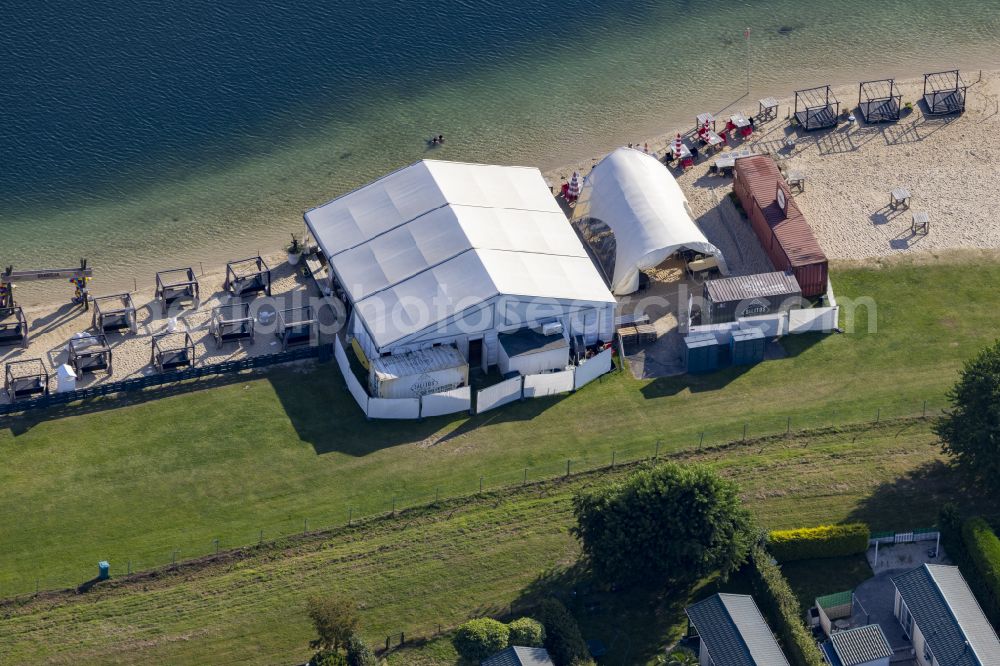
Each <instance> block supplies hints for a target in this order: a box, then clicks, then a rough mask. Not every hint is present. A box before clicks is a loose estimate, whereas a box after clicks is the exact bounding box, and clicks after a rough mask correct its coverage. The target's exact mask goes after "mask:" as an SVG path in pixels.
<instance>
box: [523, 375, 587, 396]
mask: <svg viewBox="0 0 1000 666" xmlns="http://www.w3.org/2000/svg"><path fill="white" fill-rule="evenodd" d="M575 374H576V373H575V372H573V370H563V371H562V372H546V373H545V374H541V375H527V376H525V378H524V397H525V398H541V397H542V396H546V395H556V394H557V393H569V392H570V391H572V390H573V376H574V375H575Z"/></svg>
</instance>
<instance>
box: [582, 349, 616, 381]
mask: <svg viewBox="0 0 1000 666" xmlns="http://www.w3.org/2000/svg"><path fill="white" fill-rule="evenodd" d="M607 372H611V350H610V349H605V350H604V351H602V352H601V353H600V354H598V355H597V356H592V357H591V358H588V359H587V360H586V361H585V362H584V363H581V364H580V365H579V366H577V368H576V374H575V377H574V379H573V382H574V386H573V388H575V389H578V388H580V387H582V386H586V385H587V384H589V383H590V382H592V381H594V380H595V379H597V378H598V377H600V376H601V375H603V374H605V373H607Z"/></svg>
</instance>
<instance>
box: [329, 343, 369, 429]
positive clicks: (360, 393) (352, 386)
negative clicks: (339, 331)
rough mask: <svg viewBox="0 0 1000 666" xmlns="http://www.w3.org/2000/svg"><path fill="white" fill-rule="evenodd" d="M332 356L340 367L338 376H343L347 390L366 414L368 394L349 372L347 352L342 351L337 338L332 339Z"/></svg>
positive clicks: (342, 348) (342, 347)
mask: <svg viewBox="0 0 1000 666" xmlns="http://www.w3.org/2000/svg"><path fill="white" fill-rule="evenodd" d="M333 355H334V356H336V357H337V365H338V366H340V374H342V375H343V376H344V381H345V382H347V389H348V390H349V391H350V392H351V395H352V396H354V399H355V400H356V401H357V403H358V407H360V408H361V411H363V412H364V413H365V414H368V392H367V391H366V390H365V387H363V386H362V385H361V382H359V381H358V378H357V377H355V376H354V373H353V372H351V364H350V362H349V361H348V360H347V352H345V351H344V345H342V344H341V342H340V337H339V336H337V337H335V338H334V349H333Z"/></svg>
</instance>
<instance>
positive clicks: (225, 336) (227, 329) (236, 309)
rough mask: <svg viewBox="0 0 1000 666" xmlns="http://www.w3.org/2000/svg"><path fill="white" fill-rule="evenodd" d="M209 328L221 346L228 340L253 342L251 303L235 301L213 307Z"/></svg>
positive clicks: (217, 343)
mask: <svg viewBox="0 0 1000 666" xmlns="http://www.w3.org/2000/svg"><path fill="white" fill-rule="evenodd" d="M209 330H210V332H211V334H212V337H213V338H215V345H216V347H219V348H221V347H222V345H224V344H226V343H227V342H239V341H240V340H245V339H249V340H250V342H253V339H254V320H253V317H251V316H250V304H249V303H234V304H230V305H220V306H218V307H216V308H213V309H212V321H211V323H210V325H209Z"/></svg>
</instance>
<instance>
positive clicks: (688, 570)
mask: <svg viewBox="0 0 1000 666" xmlns="http://www.w3.org/2000/svg"><path fill="white" fill-rule="evenodd" d="M573 510H574V513H575V514H576V520H577V526H576V527H575V528H574V533H575V534H576V536H577V538H579V539H580V542H581V544H582V546H583V552H584V555H585V556H586V557H587V558H588V559H589V561H590V564H591V566H592V567H593V569H594V572H595V573H596V574H597V575H598V576H600V577H601V578H604V579H608V580H615V581H618V582H620V583H624V584H639V583H641V584H646V585H648V584H649V583H650V582H651V581H658V582H660V583H667V584H676V583H691V582H694V581H696V580H698V579H700V578H703V577H704V576H706V575H707V574H709V573H712V572H716V571H718V572H721V573H722V575H723V576H728V575H729V574H730V573H732V572H733V571H735V570H736V569H738V568H739V567H740V565H742V564H743V562H745V561H746V558H747V555H748V553H749V550H750V547H751V545H753V542H754V537H755V530H754V525H753V520H752V519H751V516H750V513H749V512H748V511H747V510H746V509H745V508H744V507H743V505H742V503H741V502H740V499H739V494H738V489H737V487H736V486H735V485H734V484H732V483H730V482H729V481H726V480H724V479H722V478H720V477H719V476H718V475H716V474H715V473H714V472H713V471H712V470H710V469H709V468H707V467H702V466H687V467H681V466H680V465H676V464H665V465H659V466H656V467H648V468H646V469H642V470H640V471H638V472H635V473H633V474H632V475H630V476H629V477H627V478H625V479H623V480H620V481H615V482H611V483H607V484H604V485H602V486H600V487H598V488H596V489H594V490H591V491H586V492H581V493H578V494H577V495H576V496H575V497H574V498H573Z"/></svg>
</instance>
